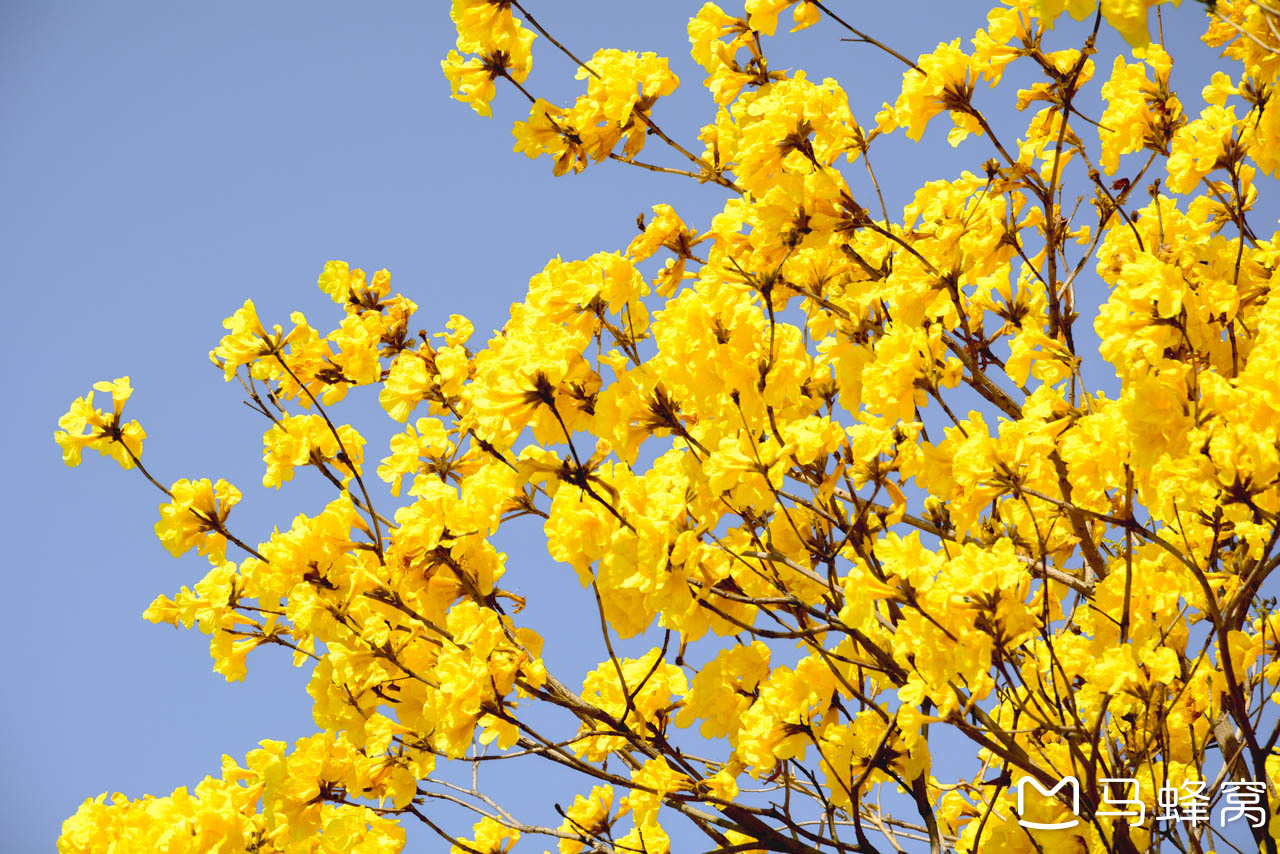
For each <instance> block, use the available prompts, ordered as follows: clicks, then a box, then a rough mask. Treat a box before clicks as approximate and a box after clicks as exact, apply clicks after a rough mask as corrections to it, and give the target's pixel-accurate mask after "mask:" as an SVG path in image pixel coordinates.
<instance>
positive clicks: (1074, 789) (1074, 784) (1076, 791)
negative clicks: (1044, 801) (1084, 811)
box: [1017, 777, 1080, 830]
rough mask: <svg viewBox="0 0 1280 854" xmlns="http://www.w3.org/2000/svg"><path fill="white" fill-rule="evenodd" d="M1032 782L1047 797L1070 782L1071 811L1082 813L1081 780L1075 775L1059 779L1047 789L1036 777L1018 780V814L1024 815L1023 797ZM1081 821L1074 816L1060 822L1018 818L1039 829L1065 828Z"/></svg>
mask: <svg viewBox="0 0 1280 854" xmlns="http://www.w3.org/2000/svg"><path fill="white" fill-rule="evenodd" d="M1028 783H1030V784H1031V785H1032V786H1034V787H1035V789H1036V791H1037V792H1039V793H1040V794H1042V795H1044V796H1045V797H1046V798H1052V797H1053V796H1054V795H1056V794H1057V793H1058V790H1059V789H1061V788H1062V787H1063V786H1066V785H1068V784H1070V786H1071V813H1072V814H1073V815H1078V814H1079V813H1080V781H1079V780H1077V779H1076V778H1075V777H1063V778H1062V779H1061V780H1059V781H1058V785H1056V786H1054V787H1053V788H1052V789H1049V790H1047V791H1046V790H1045V789H1044V788H1043V787H1042V786H1041V785H1040V783H1039V782H1038V781H1037V780H1036V779H1035V778H1034V777H1023V778H1021V779H1020V780H1018V784H1017V787H1018V815H1022V812H1023V804H1022V797H1023V793H1024V792H1025V791H1026V786H1027V784H1028ZM1079 823H1080V819H1078V818H1073V819H1071V820H1070V821H1059V822H1043V821H1027V820H1026V819H1024V818H1019V819H1018V824H1020V825H1022V826H1023V827H1034V828H1035V829H1037V830H1065V829H1066V828H1068V827H1075V826H1076V825H1077V824H1079Z"/></svg>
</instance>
